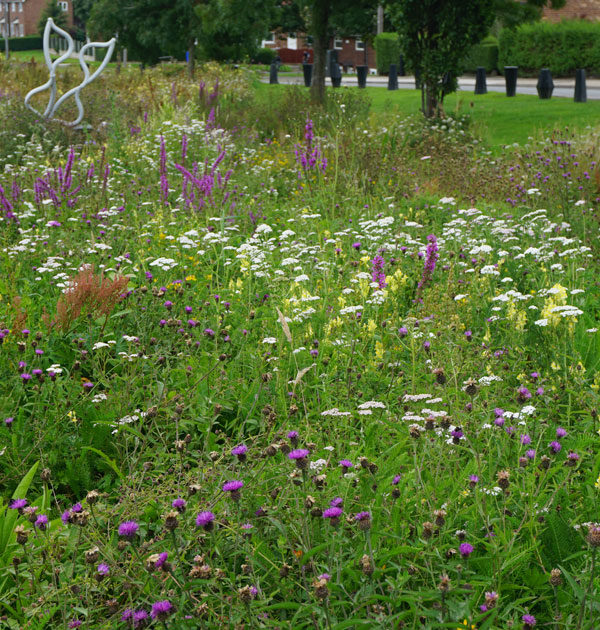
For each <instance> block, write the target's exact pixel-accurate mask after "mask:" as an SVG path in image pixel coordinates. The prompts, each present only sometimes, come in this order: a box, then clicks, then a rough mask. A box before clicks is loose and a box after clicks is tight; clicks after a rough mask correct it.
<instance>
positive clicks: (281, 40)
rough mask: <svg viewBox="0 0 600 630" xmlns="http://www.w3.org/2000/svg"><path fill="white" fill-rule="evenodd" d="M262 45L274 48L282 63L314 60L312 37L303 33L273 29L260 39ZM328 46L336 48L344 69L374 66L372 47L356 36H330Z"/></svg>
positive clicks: (310, 61) (311, 61)
mask: <svg viewBox="0 0 600 630" xmlns="http://www.w3.org/2000/svg"><path fill="white" fill-rule="evenodd" d="M262 46H263V48H271V49H272V50H275V51H276V52H277V54H278V55H279V57H280V59H281V62H282V63H302V62H303V61H304V59H305V57H307V59H308V62H309V63H313V61H314V58H313V45H312V38H311V37H310V36H309V35H306V34H305V33H282V32H279V31H275V32H272V33H269V35H268V37H267V39H264V40H263V41H262ZM329 48H330V49H333V50H337V52H338V61H339V63H340V65H342V66H344V69H345V70H348V69H350V68H353V69H354V68H356V66H369V67H370V68H374V67H375V66H376V63H375V61H376V60H375V50H374V49H373V47H372V46H371V45H370V44H367V43H366V42H363V41H362V40H361V39H358V38H356V37H332V38H331V39H330V40H329Z"/></svg>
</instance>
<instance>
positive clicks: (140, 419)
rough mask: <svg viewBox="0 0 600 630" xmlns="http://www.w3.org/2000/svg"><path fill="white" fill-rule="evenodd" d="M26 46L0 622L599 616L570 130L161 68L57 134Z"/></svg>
mask: <svg viewBox="0 0 600 630" xmlns="http://www.w3.org/2000/svg"><path fill="white" fill-rule="evenodd" d="M40 73H41V70H40V69H39V66H36V65H35V64H17V63H15V62H12V64H8V63H6V64H4V66H3V68H2V73H1V74H0V76H1V77H2V85H0V113H1V118H2V121H3V122H2V126H1V127H0V267H1V269H2V273H1V274H0V367H1V373H2V380H1V381H0V425H1V426H0V628H8V629H10V630H13V629H14V630H16V629H25V628H26V629H31V630H42V629H54V628H82V629H83V628H90V629H92V628H93V629H109V628H110V629H129V628H144V627H151V628H154V627H156V628H161V627H162V628H168V629H172V630H177V629H182V630H185V629H193V628H239V629H241V628H328V629H339V630H342V629H344V628H394V629H396V628H398V629H399V628H424V629H441V628H450V629H453V630H456V629H458V628H460V629H463V628H470V629H475V628H476V629H479V630H486V629H487V630H492V629H502V630H503V629H506V628H519V629H520V628H523V629H526V630H530V629H531V628H549V629H552V630H559V629H560V630H567V629H568V630H583V629H586V630H598V628H600V621H599V620H600V594H599V593H600V588H599V587H600V572H599V571H598V566H597V565H598V562H599V560H600V559H599V558H597V549H598V547H599V546H600V509H599V502H598V500H599V496H600V495H599V493H600V452H599V450H598V445H599V444H600V431H599V429H600V423H599V422H598V411H597V410H598V408H599V400H598V396H599V389H600V373H599V372H598V368H599V365H600V334H599V332H598V329H599V328H600V325H599V321H598V318H599V313H600V291H599V289H598V287H599V275H598V269H599V267H598V253H599V243H598V228H599V223H598V202H599V201H600V199H599V197H600V192H599V191H600V171H599V170H598V169H599V167H598V162H597V161H598V159H599V158H600V150H599V149H598V146H599V144H598V132H597V130H595V129H594V128H591V127H589V128H587V129H584V130H580V131H579V132H577V133H574V132H573V131H572V130H567V129H564V128H563V129H556V130H555V129H552V128H549V129H546V130H544V131H543V132H540V133H537V134H532V137H531V138H530V140H529V141H528V142H527V143H525V144H521V145H519V146H517V147H514V146H506V147H504V148H495V149H494V150H492V149H491V148H490V147H488V146H486V144H485V142H483V141H482V140H481V139H480V136H479V135H478V133H477V129H476V128H474V127H473V125H472V124H471V121H470V118H469V114H468V111H467V113H463V112H454V113H450V112H449V113H448V117H447V118H445V119H442V120H438V121H433V122H427V121H425V120H422V118H421V117H420V116H418V115H416V114H415V115H414V116H409V117H406V116H404V115H400V114H398V113H396V112H395V111H394V108H393V107H392V106H391V105H390V107H389V108H388V110H387V111H384V112H381V111H380V112H378V113H373V112H370V103H369V96H368V94H365V92H364V91H358V90H356V89H350V88H348V89H341V90H338V91H330V94H329V95H328V102H327V105H326V106H325V107H324V108H317V107H313V106H311V105H310V102H309V100H308V94H307V92H306V91H305V90H303V89H302V88H294V87H288V88H284V87H282V86H269V87H270V88H271V91H270V92H268V93H267V96H268V98H266V99H265V93H266V92H265V86H258V85H257V82H256V77H255V76H254V75H253V74H252V73H251V71H249V70H247V69H244V68H239V69H228V68H226V67H220V66H217V65H206V66H204V67H201V68H199V69H198V70H197V71H196V76H195V77H194V78H193V79H191V78H188V77H187V75H185V74H184V71H183V70H180V69H178V68H177V67H176V66H171V65H169V64H165V65H163V66H161V67H160V68H155V69H146V70H145V71H144V72H140V70H139V69H137V68H134V67H131V66H130V67H125V68H122V69H121V71H120V72H119V73H117V72H116V71H115V70H114V69H112V70H111V71H110V73H109V76H110V80H109V79H106V78H105V77H103V78H101V79H99V80H98V81H97V82H96V83H94V84H93V86H90V88H89V90H88V91H87V93H84V95H83V96H84V100H85V99H87V100H86V102H85V106H86V120H87V122H88V123H89V125H90V126H89V127H86V128H84V129H83V130H77V131H76V130H69V129H67V128H65V127H63V126H62V125H61V124H60V123H59V122H56V123H44V122H43V121H41V120H37V119H36V117H35V115H34V114H32V113H31V112H28V111H27V110H25V108H24V107H23V104H22V100H23V95H24V93H26V92H27V90H28V89H30V88H31V87H32V86H33V85H35V84H36V82H38V83H39V76H40ZM62 80H63V81H65V82H66V83H67V85H68V83H69V81H70V80H71V81H75V77H73V78H72V79H71V78H70V77H69V76H68V73H67V74H66V75H65V76H63V77H62ZM65 117H66V118H68V117H67V116H65ZM507 144H509V143H508V142H507Z"/></svg>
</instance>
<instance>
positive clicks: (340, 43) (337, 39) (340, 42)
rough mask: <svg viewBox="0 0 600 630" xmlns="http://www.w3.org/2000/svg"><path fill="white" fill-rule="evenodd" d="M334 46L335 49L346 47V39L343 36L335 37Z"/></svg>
mask: <svg viewBox="0 0 600 630" xmlns="http://www.w3.org/2000/svg"><path fill="white" fill-rule="evenodd" d="M333 47H334V49H335V50H342V48H343V47H344V40H343V39H342V38H341V37H334V38H333Z"/></svg>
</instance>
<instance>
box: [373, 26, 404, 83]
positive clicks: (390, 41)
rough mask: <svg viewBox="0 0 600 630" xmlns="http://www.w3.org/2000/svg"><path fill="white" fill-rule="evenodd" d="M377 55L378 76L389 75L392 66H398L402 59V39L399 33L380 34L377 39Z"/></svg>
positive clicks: (375, 42)
mask: <svg viewBox="0 0 600 630" xmlns="http://www.w3.org/2000/svg"><path fill="white" fill-rule="evenodd" d="M374 46H375V52H376V53H377V74H387V73H388V72H389V70H390V65H391V64H393V63H395V64H397V63H398V61H399V59H400V38H399V37H398V33H380V34H379V35H377V37H375V41H374Z"/></svg>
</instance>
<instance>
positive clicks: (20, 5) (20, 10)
mask: <svg viewBox="0 0 600 630" xmlns="http://www.w3.org/2000/svg"><path fill="white" fill-rule="evenodd" d="M19 13H23V3H22V2H19Z"/></svg>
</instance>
